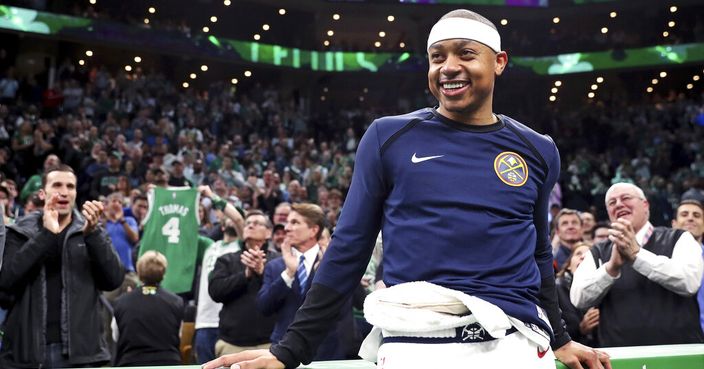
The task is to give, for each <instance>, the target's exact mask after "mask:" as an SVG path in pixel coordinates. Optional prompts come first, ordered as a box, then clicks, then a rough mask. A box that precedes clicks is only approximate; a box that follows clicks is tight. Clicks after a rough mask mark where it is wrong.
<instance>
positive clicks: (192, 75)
mask: <svg viewBox="0 0 704 369" xmlns="http://www.w3.org/2000/svg"><path fill="white" fill-rule="evenodd" d="M189 77H191V79H196V77H197V76H196V74H195V73H191V74H190V75H189Z"/></svg>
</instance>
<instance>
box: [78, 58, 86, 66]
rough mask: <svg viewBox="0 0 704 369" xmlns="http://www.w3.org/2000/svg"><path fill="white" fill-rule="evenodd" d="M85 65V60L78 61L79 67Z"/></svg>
mask: <svg viewBox="0 0 704 369" xmlns="http://www.w3.org/2000/svg"><path fill="white" fill-rule="evenodd" d="M85 63H86V61H85V60H83V59H81V60H79V61H78V65H83V64H85Z"/></svg>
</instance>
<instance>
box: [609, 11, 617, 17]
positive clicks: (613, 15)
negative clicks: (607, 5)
mask: <svg viewBox="0 0 704 369" xmlns="http://www.w3.org/2000/svg"><path fill="white" fill-rule="evenodd" d="M617 15H618V14H617V13H616V12H611V13H609V17H611V18H616V16H617Z"/></svg>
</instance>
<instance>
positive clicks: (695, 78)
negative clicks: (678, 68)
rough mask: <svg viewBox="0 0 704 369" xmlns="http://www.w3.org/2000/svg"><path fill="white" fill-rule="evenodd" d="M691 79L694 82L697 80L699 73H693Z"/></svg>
mask: <svg viewBox="0 0 704 369" xmlns="http://www.w3.org/2000/svg"><path fill="white" fill-rule="evenodd" d="M692 80H693V81H695V82H696V81H699V75H698V74H695V75H694V76H692Z"/></svg>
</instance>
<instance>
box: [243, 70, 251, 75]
mask: <svg viewBox="0 0 704 369" xmlns="http://www.w3.org/2000/svg"><path fill="white" fill-rule="evenodd" d="M244 76H245V77H251V76H252V72H251V71H248V70H246V71H244Z"/></svg>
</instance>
